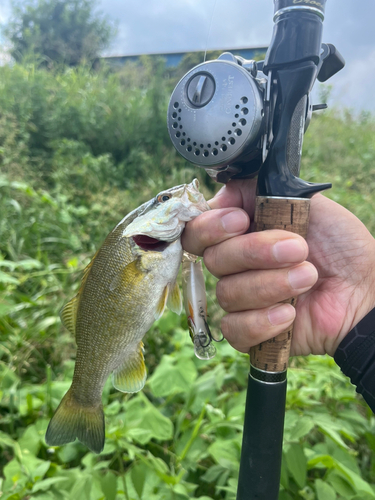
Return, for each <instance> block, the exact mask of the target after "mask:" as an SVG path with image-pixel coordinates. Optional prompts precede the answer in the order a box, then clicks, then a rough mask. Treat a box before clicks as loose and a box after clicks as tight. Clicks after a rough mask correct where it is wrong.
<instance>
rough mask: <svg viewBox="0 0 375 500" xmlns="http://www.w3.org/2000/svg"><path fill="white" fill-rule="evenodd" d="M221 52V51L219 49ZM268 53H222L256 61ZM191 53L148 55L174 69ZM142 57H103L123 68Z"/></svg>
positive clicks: (257, 49) (245, 50)
mask: <svg viewBox="0 0 375 500" xmlns="http://www.w3.org/2000/svg"><path fill="white" fill-rule="evenodd" d="M218 50H219V51H220V49H218ZM266 51H267V47H248V48H243V49H223V50H222V52H232V53H233V54H234V55H236V56H241V57H243V58H245V59H254V57H256V56H259V55H260V54H264V55H265V53H266ZM209 52H210V51H209ZM188 53H189V52H169V53H163V54H162V53H161V54H147V55H149V56H151V57H162V58H163V59H165V65H166V67H167V68H168V67H169V68H173V67H176V66H178V65H179V63H180V62H181V61H182V58H183V57H184V56H185V55H186V54H188ZM140 57H141V55H140V54H139V55H131V56H109V57H103V58H102V59H104V60H105V61H107V62H108V63H109V64H110V65H111V66H122V65H123V64H125V63H126V62H127V61H138V60H139V58H140Z"/></svg>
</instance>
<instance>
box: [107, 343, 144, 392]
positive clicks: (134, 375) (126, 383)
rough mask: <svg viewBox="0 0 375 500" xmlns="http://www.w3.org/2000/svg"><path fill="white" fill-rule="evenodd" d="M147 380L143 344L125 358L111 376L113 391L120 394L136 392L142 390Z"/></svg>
mask: <svg viewBox="0 0 375 500" xmlns="http://www.w3.org/2000/svg"><path fill="white" fill-rule="evenodd" d="M146 378H147V372H146V366H145V361H144V357H143V342H140V343H139V344H138V347H137V349H136V350H134V352H132V353H131V354H130V355H129V356H127V358H126V360H125V362H124V363H123V364H122V365H121V366H119V367H118V368H117V370H115V371H114V372H113V374H112V383H113V386H114V387H115V389H117V390H118V391H121V392H138V391H140V390H141V389H143V386H144V385H145V382H146Z"/></svg>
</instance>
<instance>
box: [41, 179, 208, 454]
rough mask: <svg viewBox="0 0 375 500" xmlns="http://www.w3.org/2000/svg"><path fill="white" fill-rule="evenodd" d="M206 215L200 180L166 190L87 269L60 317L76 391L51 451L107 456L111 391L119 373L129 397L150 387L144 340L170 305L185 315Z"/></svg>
mask: <svg viewBox="0 0 375 500" xmlns="http://www.w3.org/2000/svg"><path fill="white" fill-rule="evenodd" d="M206 210H209V206H208V204H207V202H206V200H205V199H204V197H203V195H202V194H201V193H200V192H199V183H198V180H197V179H194V180H193V181H192V182H191V183H190V184H182V185H180V186H175V187H173V188H171V189H168V190H166V191H162V192H161V193H159V194H158V195H157V196H156V197H155V198H153V199H152V200H150V201H148V202H146V203H144V204H143V205H141V206H140V207H138V208H136V209H135V210H133V211H132V212H131V213H129V214H128V215H127V216H126V217H124V218H123V219H122V220H121V221H120V222H119V223H118V224H117V225H116V227H115V228H114V229H113V230H112V231H111V232H110V233H109V235H108V236H107V238H106V239H105V241H104V243H103V245H102V246H101V247H100V249H99V250H98V251H97V252H96V254H95V255H94V257H93V259H92V260H91V262H90V263H89V264H88V266H87V267H86V268H85V269H84V271H83V277H82V280H81V286H80V288H79V290H78V293H77V294H76V295H75V297H73V299H71V300H70V301H69V302H68V303H67V304H66V305H65V306H64V307H63V309H62V310H61V313H60V317H61V320H62V323H63V325H64V326H65V327H66V328H67V329H68V330H69V331H70V332H71V333H72V334H73V335H75V339H76V344H77V354H76V361H75V368H74V375H73V380H72V384H71V387H70V389H69V390H68V392H67V393H66V394H65V396H64V397H63V399H62V400H61V402H60V404H59V406H58V408H57V410H56V412H55V414H54V415H53V417H52V419H51V421H50V423H49V425H48V428H47V432H46V436H45V439H46V443H47V445H49V446H60V445H63V444H66V443H70V442H72V441H74V440H75V439H77V438H78V440H79V441H81V442H82V443H83V444H84V445H86V446H87V447H88V448H89V449H90V450H91V451H92V452H94V453H100V452H101V451H102V450H103V448H104V440H105V423H104V412H103V405H102V391H103V387H104V384H105V382H106V380H107V378H108V377H109V375H111V374H112V383H113V385H114V387H115V388H116V389H117V390H119V391H121V392H127V393H135V392H138V391H140V390H141V389H142V388H143V386H144V384H145V382H146V377H147V373H146V366H145V362H144V346H143V342H142V339H143V337H144V335H145V333H146V332H147V330H149V329H150V327H151V326H152V324H153V323H154V321H155V320H157V319H158V318H160V316H161V315H162V314H163V311H164V309H165V307H166V306H168V307H169V309H171V310H172V311H174V312H176V313H178V314H180V313H181V310H182V297H181V293H180V289H179V286H178V283H177V281H176V280H177V275H178V271H179V267H180V264H181V259H182V253H183V250H182V246H181V234H182V232H183V230H184V228H185V224H186V222H188V221H190V220H192V219H194V218H195V217H197V216H198V215H200V214H201V213H203V212H204V211H206Z"/></svg>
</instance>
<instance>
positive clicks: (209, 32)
mask: <svg viewBox="0 0 375 500" xmlns="http://www.w3.org/2000/svg"><path fill="white" fill-rule="evenodd" d="M216 4H217V0H214V7H213V9H212V16H211V20H210V26H209V28H208V33H207V38H206V48H205V51H204V57H203V62H206V56H207V47H208V41H209V39H210V35H211V29H212V22H213V20H214V14H215V10H216Z"/></svg>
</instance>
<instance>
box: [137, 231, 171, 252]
mask: <svg viewBox="0 0 375 500" xmlns="http://www.w3.org/2000/svg"><path fill="white" fill-rule="evenodd" d="M133 241H134V243H135V244H136V245H138V246H139V247H140V248H142V250H146V251H150V250H152V251H154V252H162V251H163V250H164V249H165V248H166V247H167V246H168V242H167V241H160V240H157V239H156V238H150V236H145V235H144V234H136V235H135V236H133Z"/></svg>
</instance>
